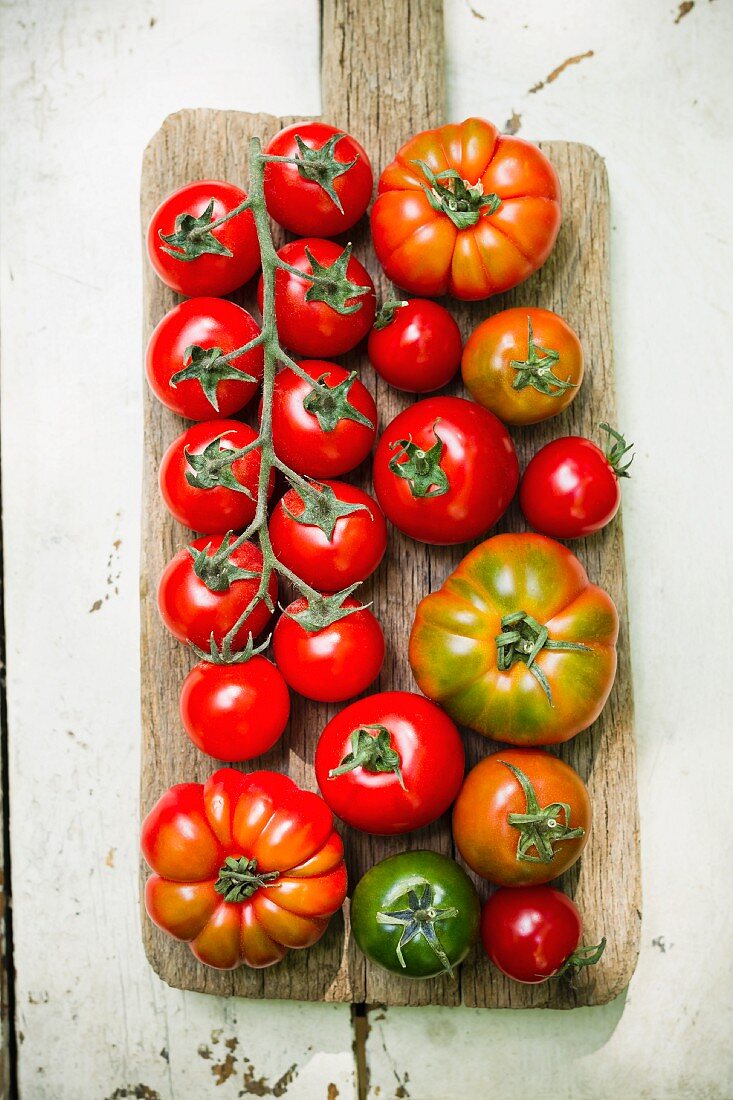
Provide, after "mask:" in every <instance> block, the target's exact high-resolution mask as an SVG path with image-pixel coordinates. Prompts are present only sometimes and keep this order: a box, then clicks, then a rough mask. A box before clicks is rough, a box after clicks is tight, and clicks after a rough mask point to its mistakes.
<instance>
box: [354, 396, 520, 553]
mask: <svg viewBox="0 0 733 1100" xmlns="http://www.w3.org/2000/svg"><path fill="white" fill-rule="evenodd" d="M518 481H519V463H518V462H517V456H516V454H515V451H514V446H513V444H512V441H511V438H510V436H509V433H508V432H507V430H506V428H505V427H504V425H503V424H502V423H500V421H499V420H497V419H496V417H495V416H494V415H493V413H490V412H488V411H487V410H486V409H482V408H481V407H480V406H479V405H475V404H474V403H473V402H471V401H466V400H464V399H463V398H462V397H430V398H428V399H427V400H425V401H418V402H417V404H415V405H411V406H410V407H409V408H407V409H405V410H404V412H401V413H400V414H399V416H396V417H395V419H394V420H393V421H392V423H391V424H389V425H388V426H387V428H386V429H385V431H384V433H383V435H382V438H381V439H380V441H379V444H378V446H377V450H376V454H375V456H374V491H375V493H376V497H377V500H378V501H379V504H380V506H381V507H382V509H383V510H384V513H385V515H386V516H387V518H388V519H389V520H391V521H392V523H394V525H395V527H398V528H399V529H400V531H403V532H404V533H405V534H406V535H409V536H410V537H411V538H413V539H418V540H419V541H420V542H429V543H434V544H437V545H448V544H451V543H456V542H466V541H467V540H468V539H473V538H476V537H477V535H481V534H483V533H484V532H485V531H487V530H488V529H489V527H493V525H494V524H495V523H496V522H497V520H498V519H499V518H500V517H501V516H502V515H503V514H504V512H505V511H506V509H507V506H508V504H509V502H510V500H511V499H512V497H513V496H514V493H515V490H516V488H517V482H518Z"/></svg>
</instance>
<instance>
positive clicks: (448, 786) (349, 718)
mask: <svg viewBox="0 0 733 1100" xmlns="http://www.w3.org/2000/svg"><path fill="white" fill-rule="evenodd" d="M315 767H316V779H317V781H318V786H319V787H320V790H321V794H322V795H323V797H324V798H325V800H326V802H327V803H328V804H329V806H330V807H331V809H332V810H333V812H334V813H335V814H336V815H337V817H340V818H341V819H342V821H345V822H346V824H347V825H351V826H353V828H355V829H363V830H364V832H367V833H377V834H379V835H388V834H391V833H408V832H410V831H411V830H412V829H421V828H422V827H423V826H424V825H429V824H430V822H431V821H435V820H436V818H439V817H440V815H441V814H443V813H445V811H446V810H447V809H448V807H449V806H450V804H451V803H452V802H453V800H454V798H455V797H456V795H457V794H458V791H459V789H460V786H461V782H462V781H463V771H464V767H465V757H464V752H463V742H462V741H461V738H460V734H459V733H458V730H457V729H456V727H455V725H454V724H453V722H451V720H450V718H448V717H447V716H446V715H445V714H444V713H443V712H442V710H440V709H439V708H438V707H436V706H435V704H434V703H430V702H429V701H428V700H427V699H423V698H422V696H420V695H414V694H413V693H412V692H409V691H385V692H381V693H380V694H378V695H370V696H369V697H368V698H367V699H360V700H359V701H358V702H356V703H352V704H351V705H350V706H348V707H346V708H345V710H342V711H341V712H340V713H339V714H337V715H336V717H335V718H332V719H331V721H330V722H329V723H328V725H327V726H326V728H325V729H324V731H323V733H322V734H321V736H320V738H319V741H318V745H317V747H316V761H315Z"/></svg>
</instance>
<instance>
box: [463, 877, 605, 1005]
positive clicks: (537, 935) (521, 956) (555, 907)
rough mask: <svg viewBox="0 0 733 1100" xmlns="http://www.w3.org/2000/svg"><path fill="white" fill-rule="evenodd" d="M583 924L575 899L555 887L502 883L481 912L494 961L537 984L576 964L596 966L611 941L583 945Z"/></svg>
mask: <svg viewBox="0 0 733 1100" xmlns="http://www.w3.org/2000/svg"><path fill="white" fill-rule="evenodd" d="M582 935H583V923H582V921H581V919H580V913H579V912H578V909H577V906H576V905H575V902H573V901H571V900H570V898H569V897H568V896H567V895H566V894H563V893H562V891H561V890H556V889H555V888H554V887H553V886H502V887H500V888H499V889H498V890H497V891H496V893H495V894H492V895H491V897H490V898H489V900H488V901H487V902H486V904H485V905H484V907H483V910H482V912H481V940H482V942H483V945H484V948H485V949H486V953H487V955H488V956H489V958H490V959H491V961H492V963H493V964H494V966H498V967H499V970H501V971H503V972H504V974H506V975H507V977H509V978H513V979H514V981H516V982H525V983H526V984H531V985H536V984H538V983H539V982H545V981H547V979H548V978H555V977H557V976H558V975H559V974H561V973H562V972H563V971H564V970H566V969H567V968H569V967H571V966H592V965H593V964H594V963H596V962H598V960H599V959H600V957H601V955H602V954H603V950H604V948H605V946H606V941H605V938H604V939H603V940H601V942H600V943H599V944H597V945H596V946H595V947H582V948H580V949H579V948H578V945H579V944H580V938H581V936H582Z"/></svg>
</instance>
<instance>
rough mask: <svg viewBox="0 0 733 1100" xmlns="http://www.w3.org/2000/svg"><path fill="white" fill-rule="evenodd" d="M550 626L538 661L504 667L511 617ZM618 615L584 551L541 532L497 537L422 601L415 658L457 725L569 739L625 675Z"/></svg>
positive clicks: (426, 689)
mask: <svg viewBox="0 0 733 1100" xmlns="http://www.w3.org/2000/svg"><path fill="white" fill-rule="evenodd" d="M519 611H521V612H524V613H525V614H527V615H530V616H532V617H533V618H534V619H535V620H536V621H537V623H538V624H540V626H546V627H547V630H548V636H549V640H551V641H554V642H561V643H571V644H573V645H582V646H584V647H586V648H584V649H581V650H577V649H574V650H564V651H561V650H556V651H551V650H548V649H547V648H543V649H541V650H540V652H539V653H538V655H537V657H536V659H535V663H536V664H537V665H538V668H539V670H540V672H541V673H544V676H545V679H546V680H547V683H548V686H549V688H550V693H551V700H552V701H551V702H550V700H549V699H548V697H547V695H546V693H545V691H544V689H543V687H542V685H541V683H540V682H539V681H538V679H537V678H536V676H535V675H534V674H533V673H532V671H531V669H529V668H528V667H527V666H526V664H524V662H523V661H522V660H513V661H512V662H511V664H510V667H509V668H508V669H500V668H499V647H498V646H497V644H496V641H495V639H496V638H497V637H499V635H501V634H502V631H503V628H502V619H503V618H504V617H505V616H508V615H513V614H515V613H516V612H519ZM617 637H618V614H617V612H616V608H615V606H614V604H613V601H612V600H611V598H610V596H609V595H608V594H607V593H606V592H604V591H603V589H602V588H599V587H597V586H596V585H594V584H591V583H590V581H589V580H588V575H587V573H586V571H585V569H584V568H583V566H582V565H581V563H580V562H579V561H578V559H577V558H576V557H575V555H574V554H572V553H571V552H570V550H568V549H567V547H565V546H562V545H561V544H560V543H559V542H555V541H554V540H552V539H548V538H545V537H544V536H543V535H536V534H534V533H524V534H504V535H495V536H494V537H493V538H490V539H487V540H486V541H485V542H482V543H480V544H479V545H478V546H477V547H476V548H475V549H474V550H472V551H471V552H470V553H469V554H467V555H466V557H465V558H464V559H463V561H461V562H460V563H459V565H458V567H457V568H456V569H455V570H454V572H453V573H451V575H450V576H449V577H448V578H447V580H446V581H445V583H444V584H443V586H442V588H440V589H438V590H437V591H436V592H432V593H431V594H430V595H429V596H426V597H425V598H424V599H423V600H422V601H421V602H420V603H419V604H418V606H417V611H416V612H415V619H414V622H413V626H412V633H411V635H410V646H409V659H410V665H411V666H412V672H413V675H414V677H415V680H416V681H417V684H418V686H419V688H420V690H421V691H422V692H423V693H424V694H425V695H427V697H428V698H429V699H433V700H434V701H435V702H437V703H439V704H440V705H441V706H442V707H444V708H445V710H446V711H447V712H448V714H449V715H450V716H451V717H452V718H453V720H454V721H455V722H458V723H459V724H462V725H466V726H469V727H470V728H471V729H474V730H476V731H477V732H478V733H482V734H483V735H484V736H486V737H491V738H493V739H494V740H495V741H507V742H509V743H511V744H516V745H553V744H558V743H559V742H561V741H568V740H569V739H570V738H571V737H574V736H575V735H576V734H577V733H579V732H580V730H583V729H586V728H587V727H588V726H589V725H590V724H591V723H592V722H594V721H595V720H596V718H597V717H598V715H599V714H600V713H601V710H602V709H603V706H604V704H605V702H606V700H607V699H608V696H609V694H610V691H611V688H612V687H613V682H614V678H615V675H616V640H617Z"/></svg>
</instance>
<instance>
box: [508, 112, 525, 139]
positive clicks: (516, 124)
mask: <svg viewBox="0 0 733 1100" xmlns="http://www.w3.org/2000/svg"><path fill="white" fill-rule="evenodd" d="M521 125H522V116H521V115H518V114H517V112H516V111H514V110H513V111H512V114H511V118H508V119H507V120H506V122H505V123H504V133H505V134H516V133H517V131H518V130H519V129H520V128H521Z"/></svg>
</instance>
